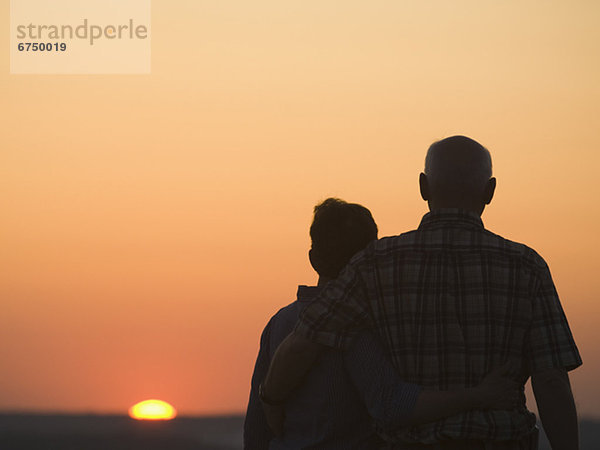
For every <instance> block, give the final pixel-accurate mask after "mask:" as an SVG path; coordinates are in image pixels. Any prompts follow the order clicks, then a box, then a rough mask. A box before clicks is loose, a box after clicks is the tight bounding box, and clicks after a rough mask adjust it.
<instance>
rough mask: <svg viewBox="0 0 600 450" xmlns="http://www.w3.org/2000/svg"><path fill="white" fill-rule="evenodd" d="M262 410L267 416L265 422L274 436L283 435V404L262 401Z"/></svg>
mask: <svg viewBox="0 0 600 450" xmlns="http://www.w3.org/2000/svg"><path fill="white" fill-rule="evenodd" d="M262 407H263V411H264V412H265V417H266V418H267V424H268V425H269V428H271V431H273V434H274V435H275V436H276V437H281V436H282V435H283V423H284V421H285V409H284V407H283V405H267V404H266V403H264V402H263V404H262Z"/></svg>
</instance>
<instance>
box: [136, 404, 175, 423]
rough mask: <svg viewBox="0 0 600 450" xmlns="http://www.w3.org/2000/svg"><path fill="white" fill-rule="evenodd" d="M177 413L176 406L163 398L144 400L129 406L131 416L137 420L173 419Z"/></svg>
mask: <svg viewBox="0 0 600 450" xmlns="http://www.w3.org/2000/svg"><path fill="white" fill-rule="evenodd" d="M176 415H177V412H176V411H175V408H173V407H172V406H171V405H169V404H168V403H167V402H163V401H162V400H155V399H151V400H144V401H143V402H139V403H136V404H135V405H133V406H132V407H131V408H129V416H130V417H132V418H133V419H137V420H171V419H173V418H175V416H176Z"/></svg>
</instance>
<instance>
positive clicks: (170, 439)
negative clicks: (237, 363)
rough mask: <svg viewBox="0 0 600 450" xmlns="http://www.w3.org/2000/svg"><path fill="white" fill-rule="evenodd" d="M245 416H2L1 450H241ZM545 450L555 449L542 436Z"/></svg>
mask: <svg viewBox="0 0 600 450" xmlns="http://www.w3.org/2000/svg"><path fill="white" fill-rule="evenodd" d="M243 422H244V419H243V417H242V416H222V417H198V418H194V417H178V418H176V419H175V420H172V421H166V422H163V421H158V422H152V421H137V420H133V419H130V418H129V417H126V416H98V415H31V414H0V450H192V449H193V450H240V449H241V448H242V426H243ZM580 431H581V450H598V449H600V422H594V421H590V420H582V421H581V423H580ZM540 450H550V447H549V445H548V441H547V440H546V439H545V436H542V439H541V442H540Z"/></svg>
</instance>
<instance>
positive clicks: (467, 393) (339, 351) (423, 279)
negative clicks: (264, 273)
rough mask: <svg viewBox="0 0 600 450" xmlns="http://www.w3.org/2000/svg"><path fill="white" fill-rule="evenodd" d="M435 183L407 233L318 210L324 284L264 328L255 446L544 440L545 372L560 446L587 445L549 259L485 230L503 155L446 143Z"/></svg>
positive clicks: (435, 156)
mask: <svg viewBox="0 0 600 450" xmlns="http://www.w3.org/2000/svg"><path fill="white" fill-rule="evenodd" d="M419 184H420V190H421V196H422V197H423V199H424V200H425V201H427V202H428V205H429V210H430V212H429V213H427V214H426V215H425V216H424V217H423V218H422V220H421V223H420V225H419V227H418V228H417V229H416V230H414V231H410V232H407V233H403V234H401V235H399V236H393V237H386V238H382V239H379V240H378V239H377V233H378V229H377V225H376V223H375V221H374V219H373V217H372V215H371V213H370V211H369V210H368V209H367V208H365V207H364V206H361V205H358V204H354V203H346V202H345V201H343V200H339V199H335V198H329V199H327V200H325V201H324V202H322V203H320V204H319V205H317V206H316V207H315V209H314V219H313V222H312V225H311V227H310V236H311V243H312V245H311V249H310V251H309V259H310V262H311V265H312V267H313V268H314V269H315V271H316V272H317V273H318V275H319V280H318V284H317V286H299V287H298V293H297V299H296V301H294V302H293V303H291V304H290V305H288V306H286V307H284V308H282V309H281V310H280V311H279V312H278V313H277V314H275V315H274V316H273V317H272V318H271V320H270V321H269V323H268V324H267V326H266V327H265V329H264V331H263V333H262V336H261V339H260V350H259V354H258V357H257V360H256V365H255V368H254V373H253V376H252V382H251V391H250V400H249V403H248V410H247V414H246V420H245V425H244V448H245V449H248V450H254V449H271V450H275V449H366V450H369V449H399V450H402V449H405V450H418V449H422V450H427V449H429V450H443V449H444V450H445V449H465V450H469V449H473V450H474V449H482V450H484V449H485V450H492V449H495V450H501V449H503V450H512V449H520V450H532V449H537V434H538V429H537V426H536V418H535V415H534V414H533V413H531V412H530V411H529V410H528V409H527V408H526V405H525V396H524V384H525V382H526V381H527V380H528V379H529V378H530V377H531V381H532V386H533V389H534V394H535V398H536V403H537V406H538V410H539V414H540V418H541V421H542V425H543V426H544V429H545V431H546V434H547V436H548V439H549V441H550V443H551V446H552V448H553V450H567V449H568V450H576V449H578V425H577V414H576V409H575V404H574V400H573V395H572V392H571V388H570V382H569V377H568V371H570V370H572V369H574V368H576V367H578V366H579V365H581V358H580V356H579V352H578V350H577V347H576V344H575V342H574V340H573V337H572V334H571V331H570V328H569V325H568V322H567V319H566V317H565V315H564V312H563V310H562V307H561V304H560V300H559V298H558V295H557V293H556V289H555V288H554V284H553V281H552V278H551V276H550V272H549V269H548V266H547V265H546V263H545V262H544V260H543V259H542V258H541V257H540V256H539V255H538V254H537V253H536V252H535V251H534V250H532V249H531V248H529V247H527V246H525V245H523V244H518V243H515V242H512V241H509V240H507V239H504V238H502V237H500V236H498V235H496V234H494V233H492V232H490V231H488V230H486V229H485V228H484V226H483V223H482V221H481V218H480V216H481V214H482V213H483V210H484V208H485V206H486V205H488V204H489V203H490V202H491V201H492V198H493V195H494V191H495V187H496V179H495V178H493V177H492V162H491V156H490V153H489V151H488V150H487V149H486V148H485V147H483V146H482V145H481V144H479V143H478V142H476V141H474V140H472V139H470V138H467V137H464V136H453V137H449V138H446V139H443V140H441V141H438V142H435V143H434V144H432V145H431V146H430V147H429V149H428V151H427V156H426V159H425V170H424V172H423V173H421V175H420V178H419Z"/></svg>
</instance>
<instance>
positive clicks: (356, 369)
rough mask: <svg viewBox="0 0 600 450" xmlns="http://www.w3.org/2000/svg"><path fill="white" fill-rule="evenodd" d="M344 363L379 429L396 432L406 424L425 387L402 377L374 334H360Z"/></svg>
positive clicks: (345, 354)
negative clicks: (407, 381)
mask: <svg viewBox="0 0 600 450" xmlns="http://www.w3.org/2000/svg"><path fill="white" fill-rule="evenodd" d="M344 363H345V366H346V370H347V372H348V374H349V375H350V378H351V380H352V383H353V384H354V386H355V387H356V389H357V391H358V393H359V395H360V396H361V398H362V400H363V403H364V404H365V406H366V408H367V411H368V412H369V415H370V416H371V417H372V418H373V419H374V420H375V422H376V424H377V428H378V429H383V430H385V431H392V430H396V429H399V428H402V427H405V426H406V422H407V420H408V419H409V418H410V416H411V414H412V412H413V410H414V408H415V405H416V403H417V398H418V396H419V393H420V392H421V387H420V386H418V385H416V384H411V383H405V382H403V381H402V380H401V379H400V377H399V376H398V374H397V372H396V370H395V369H394V367H393V365H392V362H391V361H390V360H389V358H388V357H387V356H386V355H385V353H384V351H383V348H382V346H381V343H380V342H379V341H378V340H377V339H376V338H375V337H374V336H373V335H372V333H370V332H362V333H360V334H359V335H358V336H356V338H355V339H354V340H353V341H352V344H351V345H350V346H349V348H348V350H346V351H345V352H344Z"/></svg>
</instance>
